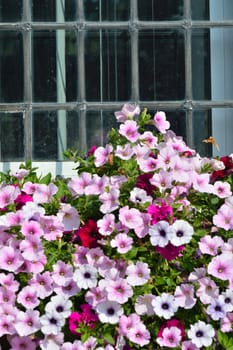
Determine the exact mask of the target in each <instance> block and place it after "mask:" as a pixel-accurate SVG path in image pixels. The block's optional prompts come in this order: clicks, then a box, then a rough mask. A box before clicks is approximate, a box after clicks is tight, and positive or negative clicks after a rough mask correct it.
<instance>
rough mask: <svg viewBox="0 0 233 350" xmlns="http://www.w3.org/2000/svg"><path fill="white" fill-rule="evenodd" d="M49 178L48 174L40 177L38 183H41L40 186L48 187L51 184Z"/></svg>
mask: <svg viewBox="0 0 233 350" xmlns="http://www.w3.org/2000/svg"><path fill="white" fill-rule="evenodd" d="M51 178H52V175H51V173H48V174H47V175H45V176H44V177H42V178H41V179H40V183H41V184H45V185H48V184H49V183H50V182H51Z"/></svg>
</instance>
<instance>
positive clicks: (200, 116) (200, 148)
mask: <svg viewBox="0 0 233 350" xmlns="http://www.w3.org/2000/svg"><path fill="white" fill-rule="evenodd" d="M210 136H212V128H211V111H209V110H196V111H194V112H193V140H194V145H193V148H194V149H195V150H196V151H197V152H198V153H199V154H200V155H201V156H202V157H210V156H211V155H212V146H211V144H210V143H206V142H203V140H206V139H208V138H209V137H210Z"/></svg>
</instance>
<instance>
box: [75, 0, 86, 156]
mask: <svg viewBox="0 0 233 350" xmlns="http://www.w3.org/2000/svg"><path fill="white" fill-rule="evenodd" d="M83 6H84V5H83V0H77V24H78V29H77V71H78V79H77V80H78V83H77V84H78V96H77V100H78V106H79V116H78V118H79V140H80V147H81V150H86V148H87V130H86V87H85V30H84V24H85V22H84V7H83Z"/></svg>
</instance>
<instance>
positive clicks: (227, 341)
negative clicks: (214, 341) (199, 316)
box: [218, 331, 233, 350]
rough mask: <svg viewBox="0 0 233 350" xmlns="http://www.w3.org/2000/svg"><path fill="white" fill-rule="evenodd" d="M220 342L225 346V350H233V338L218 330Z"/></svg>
mask: <svg viewBox="0 0 233 350" xmlns="http://www.w3.org/2000/svg"><path fill="white" fill-rule="evenodd" d="M218 341H219V344H220V345H222V346H223V349H224V350H233V338H232V336H229V335H227V334H226V333H223V332H220V331H219V332H218Z"/></svg>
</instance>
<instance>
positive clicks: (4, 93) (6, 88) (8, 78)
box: [0, 31, 23, 102]
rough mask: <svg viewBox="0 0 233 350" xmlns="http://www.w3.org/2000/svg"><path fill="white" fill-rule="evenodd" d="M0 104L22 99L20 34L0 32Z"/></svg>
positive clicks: (21, 48)
mask: <svg viewBox="0 0 233 350" xmlns="http://www.w3.org/2000/svg"><path fill="white" fill-rule="evenodd" d="M0 58H1V59H0V77H1V79H0V102H19V101H22V99H23V42H22V34H21V33H20V32H9V31H0Z"/></svg>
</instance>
